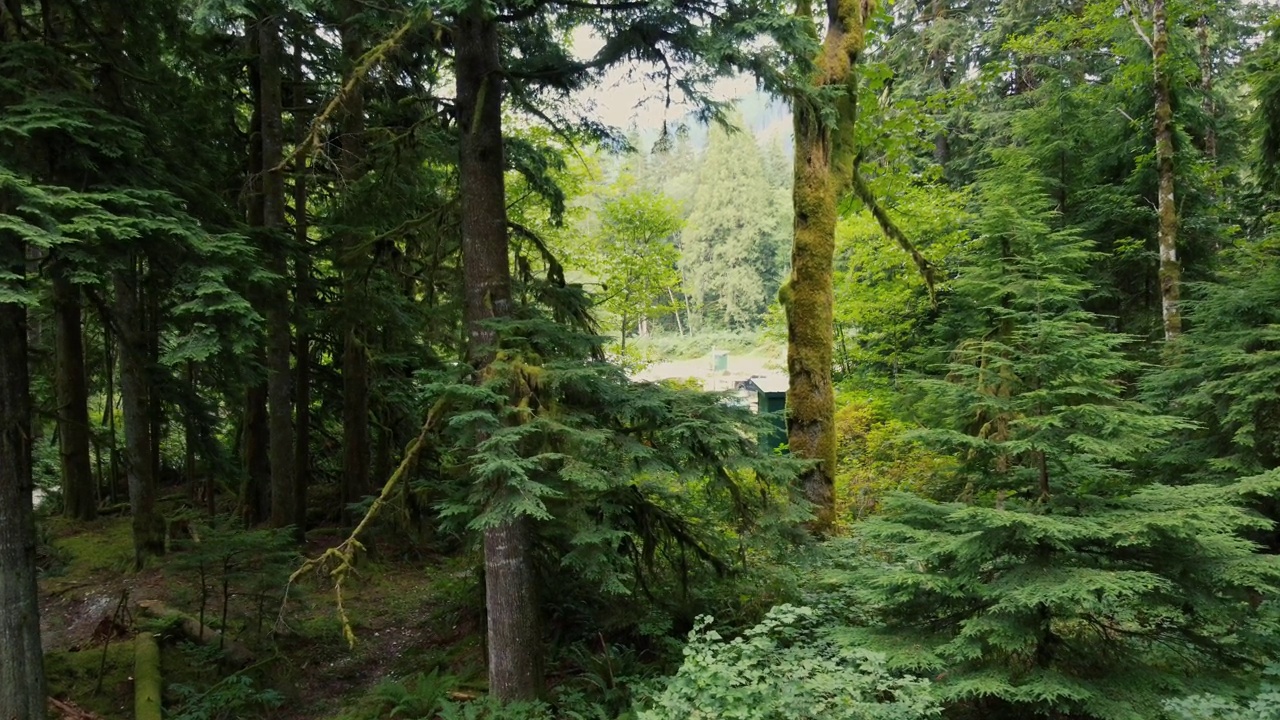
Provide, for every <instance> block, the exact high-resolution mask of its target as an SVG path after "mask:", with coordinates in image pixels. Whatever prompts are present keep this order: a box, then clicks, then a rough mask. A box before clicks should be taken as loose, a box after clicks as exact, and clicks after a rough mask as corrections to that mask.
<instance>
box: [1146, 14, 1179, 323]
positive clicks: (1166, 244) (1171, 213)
mask: <svg viewBox="0 0 1280 720" xmlns="http://www.w3.org/2000/svg"><path fill="white" fill-rule="evenodd" d="M1151 15H1152V20H1153V23H1152V25H1153V28H1152V38H1151V44H1152V48H1151V49H1152V64H1153V67H1154V68H1155V71H1154V72H1155V95H1156V107H1155V133H1156V171H1157V173H1158V174H1159V177H1160V186H1159V189H1158V191H1157V214H1158V215H1159V227H1158V229H1157V232H1156V237H1157V239H1158V241H1159V246H1160V314H1161V317H1162V318H1163V319H1164V337H1165V340H1172V339H1174V338H1175V337H1177V336H1178V335H1179V334H1181V333H1182V313H1181V310H1180V309H1179V301H1180V298H1181V284H1182V266H1181V265H1180V264H1179V263H1178V208H1177V205H1176V204H1175V203H1174V177H1173V172H1174V167H1173V98H1172V90H1171V89H1170V85H1169V20H1168V14H1167V10H1166V8H1165V0H1154V2H1153V3H1152V12H1151Z"/></svg>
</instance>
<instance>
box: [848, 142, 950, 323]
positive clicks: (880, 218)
mask: <svg viewBox="0 0 1280 720" xmlns="http://www.w3.org/2000/svg"><path fill="white" fill-rule="evenodd" d="M852 184H853V192H854V194H855V195H857V196H858V199H859V200H861V201H862V204H863V205H864V206H865V207H866V208H867V209H868V210H870V211H871V215H872V216H873V217H875V219H876V222H877V223H879V224H880V230H881V232H883V233H884V234H885V237H888V238H889V239H890V240H893V241H894V242H896V243H898V247H900V248H902V249H903V250H905V251H906V252H907V254H908V255H910V256H911V260H912V261H913V262H914V263H915V265H916V269H917V270H919V271H920V277H921V278H922V279H923V280H924V285H925V288H927V289H928V291H929V302H930V303H932V304H933V306H934V307H937V306H938V291H937V287H936V286H935V283H934V275H933V265H932V264H930V263H929V260H928V259H927V258H925V256H924V255H922V254H921V253H920V251H919V250H918V249H917V248H916V246H915V244H914V243H912V242H911V239H910V238H908V237H907V234H906V233H904V232H903V231H902V228H900V227H898V224H897V223H895V222H894V221H893V218H891V217H889V213H888V212H886V211H885V209H884V208H883V207H881V206H880V203H879V202H877V201H876V196H875V193H874V192H872V191H871V186H870V185H868V184H867V181H866V179H865V178H863V177H862V173H860V172H859V171H858V165H857V163H855V164H854V166H853V183H852Z"/></svg>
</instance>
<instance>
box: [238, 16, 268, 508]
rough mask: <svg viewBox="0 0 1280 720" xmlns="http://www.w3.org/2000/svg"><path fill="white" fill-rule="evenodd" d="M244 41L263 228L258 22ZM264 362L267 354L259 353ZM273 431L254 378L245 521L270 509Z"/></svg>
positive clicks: (244, 439)
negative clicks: (269, 439)
mask: <svg viewBox="0 0 1280 720" xmlns="http://www.w3.org/2000/svg"><path fill="white" fill-rule="evenodd" d="M245 44H246V45H247V46H248V47H247V54H248V56H249V58H250V62H249V88H250V92H251V93H252V94H253V114H252V115H251V116H250V118H249V147H248V160H249V164H248V169H247V172H246V176H247V179H248V183H247V186H248V191H247V196H248V212H247V213H246V219H247V221H248V224H249V227H251V228H261V227H262V226H263V225H264V224H265V223H266V210H265V208H264V197H263V192H262V186H263V175H264V172H263V170H264V166H263V162H262V137H261V135H262V101H261V98H260V95H261V87H262V82H261V80H260V79H259V65H260V63H261V60H262V58H261V56H260V50H259V48H260V46H261V37H260V32H259V30H258V27H257V25H256V24H250V25H249V27H248V28H246V29H245ZM261 295H262V294H261V292H260V291H259V290H257V289H256V288H250V290H249V296H250V299H251V301H252V302H253V304H254V305H255V306H256V307H258V308H262V306H263V304H264V302H265V301H264V299H263V298H262V296H261ZM256 354H257V355H258V359H259V360H260V361H261V362H262V364H263V365H266V362H265V360H266V357H265V354H264V353H262V352H260V351H259V352H258V353H256ZM269 434H270V429H269V422H268V420H267V383H266V381H265V380H259V381H257V382H254V384H253V385H251V386H250V387H249V388H247V389H246V391H245V406H244V419H243V422H242V423H241V435H240V440H241V444H240V448H241V451H242V452H243V455H244V465H245V486H244V489H243V490H242V491H241V493H240V513H241V515H242V516H243V517H244V519H245V521H246V522H248V523H250V524H257V523H260V522H262V521H263V520H266V519H267V517H268V515H269V514H270V512H271V461H270V458H269V457H268V456H267V447H268V443H267V439H268V436H269Z"/></svg>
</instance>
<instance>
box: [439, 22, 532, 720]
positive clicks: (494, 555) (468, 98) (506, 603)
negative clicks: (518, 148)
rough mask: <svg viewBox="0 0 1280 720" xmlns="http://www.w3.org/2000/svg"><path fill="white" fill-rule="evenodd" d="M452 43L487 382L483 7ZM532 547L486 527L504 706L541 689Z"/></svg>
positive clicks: (493, 260) (496, 119)
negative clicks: (454, 55)
mask: <svg viewBox="0 0 1280 720" xmlns="http://www.w3.org/2000/svg"><path fill="white" fill-rule="evenodd" d="M453 41H454V48H455V52H456V59H457V62H456V68H457V70H456V73H457V105H458V130H459V133H460V135H461V137H460V146H459V158H458V172H459V177H460V180H461V190H462V194H461V200H462V270H463V279H464V282H465V285H466V297H465V309H464V315H465V321H466V326H467V340H468V345H467V347H468V356H469V359H470V361H471V363H472V365H473V366H475V367H476V370H477V375H478V377H481V378H483V377H484V375H485V372H486V367H487V365H488V364H489V363H490V362H491V361H492V358H493V353H494V348H495V345H496V342H497V335H496V331H495V330H494V329H493V328H491V327H487V326H486V325H485V322H486V321H488V320H490V319H492V318H495V317H506V316H509V315H510V314H511V312H512V302H511V270H510V267H509V265H508V258H507V254H508V238H507V214H506V195H505V187H504V185H503V174H504V171H505V169H506V168H505V160H504V158H503V143H502V92H503V87H502V68H501V66H500V64H499V46H498V28H497V23H496V22H495V20H494V19H493V18H491V17H489V16H488V15H487V11H486V10H485V9H484V6H483V5H482V4H481V3H480V2H478V1H476V2H472V3H471V5H470V7H469V8H468V9H467V10H466V11H465V12H463V13H461V14H460V16H459V17H458V20H457V27H456V28H455V29H454V38H453ZM495 492H497V493H502V492H504V489H503V488H495ZM532 546H533V527H532V523H531V521H530V520H529V518H528V517H520V518H512V519H507V520H505V521H502V522H500V523H499V524H498V525H497V526H495V527H491V528H488V529H486V530H485V531H484V566H485V605H486V609H487V613H488V651H489V692H490V693H491V694H492V695H493V696H494V697H495V698H497V699H498V700H500V701H503V702H509V701H519V700H531V699H534V698H536V697H538V696H539V695H541V694H542V690H543V678H542V638H541V632H540V630H539V622H538V604H537V600H536V592H537V586H536V583H535V578H534V572H533V570H534V569H533V556H532Z"/></svg>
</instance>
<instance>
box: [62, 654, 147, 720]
mask: <svg viewBox="0 0 1280 720" xmlns="http://www.w3.org/2000/svg"><path fill="white" fill-rule="evenodd" d="M44 669H45V675H46V676H47V678H48V683H49V695H50V696H51V697H54V698H57V699H59V700H69V701H71V702H73V703H75V704H76V705H79V706H80V707H82V708H84V709H86V710H89V711H90V712H94V713H97V714H99V715H101V716H102V717H104V718H107V720H113V719H114V718H120V719H121V720H126V719H127V718H132V717H133V680H132V678H133V639H132V638H117V639H116V640H113V641H112V643H111V644H110V645H109V646H108V647H107V651H106V662H105V664H104V663H103V651H102V646H101V645H99V646H97V647H94V648H91V649H88V650H81V651H79V652H56V653H48V654H47V655H45V657H44ZM99 673H101V676H102V683H101V686H100V689H99V683H98V677H99Z"/></svg>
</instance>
